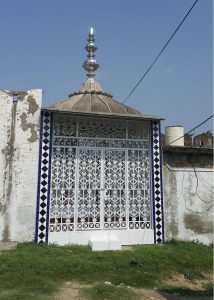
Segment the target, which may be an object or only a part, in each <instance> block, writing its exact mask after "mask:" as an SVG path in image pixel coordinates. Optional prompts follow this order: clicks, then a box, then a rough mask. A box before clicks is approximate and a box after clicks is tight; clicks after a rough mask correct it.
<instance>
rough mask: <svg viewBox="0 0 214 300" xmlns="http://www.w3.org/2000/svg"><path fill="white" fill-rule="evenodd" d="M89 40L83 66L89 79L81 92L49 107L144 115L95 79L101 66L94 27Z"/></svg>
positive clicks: (52, 108) (53, 108) (79, 111)
mask: <svg viewBox="0 0 214 300" xmlns="http://www.w3.org/2000/svg"><path fill="white" fill-rule="evenodd" d="M87 41H88V43H87V45H86V46H85V49H86V50H87V52H88V55H87V57H88V58H87V59H86V61H85V62H84V64H83V68H84V69H85V70H86V71H87V72H88V73H87V76H88V80H87V81H86V82H85V83H83V84H82V86H81V88H80V90H79V92H75V93H73V94H70V95H69V96H68V97H69V98H68V99H66V100H64V101H61V102H58V103H56V104H54V105H52V106H50V107H49V109H51V110H59V111H66V112H78V113H81V112H82V113H101V114H113V115H115V114H117V115H131V116H139V117H140V116H142V114H141V113H140V112H138V111H137V110H135V109H133V108H131V107H129V106H127V105H124V104H123V103H120V102H119V101H116V100H114V99H113V98H112V95H111V94H108V93H105V92H103V90H102V88H101V86H100V84H99V83H97V82H96V81H95V80H94V76H95V71H96V70H97V68H99V64H98V63H97V61H96V59H95V55H94V53H95V51H96V50H97V47H96V45H95V43H94V41H95V39H94V29H93V28H92V27H91V28H90V31H89V34H88V39H87Z"/></svg>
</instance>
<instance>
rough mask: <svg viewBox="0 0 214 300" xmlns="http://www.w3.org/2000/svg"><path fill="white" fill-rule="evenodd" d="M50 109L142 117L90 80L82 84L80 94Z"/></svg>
mask: <svg viewBox="0 0 214 300" xmlns="http://www.w3.org/2000/svg"><path fill="white" fill-rule="evenodd" d="M49 108H50V109H53V110H59V111H66V112H84V113H101V114H118V115H132V116H133V115H135V116H141V113H140V112H138V111H137V110H135V109H133V108H131V107H129V106H127V105H124V104H123V103H120V102H119V101H117V100H114V99H113V98H112V95H110V94H108V93H104V92H103V91H102V89H101V87H100V85H99V84H98V83H97V82H96V81H94V80H93V81H90V80H89V79H88V80H87V81H86V82H85V83H84V84H82V86H81V88H80V91H79V92H77V93H73V94H71V95H69V98H68V99H66V100H64V101H61V102H58V103H56V104H54V105H52V106H51V107H49Z"/></svg>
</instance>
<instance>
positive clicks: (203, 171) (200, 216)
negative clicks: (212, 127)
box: [163, 149, 214, 244]
mask: <svg viewBox="0 0 214 300" xmlns="http://www.w3.org/2000/svg"><path fill="white" fill-rule="evenodd" d="M180 151H181V150H180ZM205 152H206V151H205ZM210 153H212V150H211V149H210V152H209V153H206V154H204V153H203V151H201V153H197V154H196V155H195V153H189V154H187V153H185V151H184V153H183V154H182V153H181V152H180V153H179V155H178V153H176V152H174V153H173V152H171V153H166V154H164V163H163V192H164V221H165V239H166V240H169V239H171V238H176V239H181V240H198V241H200V242H202V243H205V244H210V243H212V242H213V207H212V205H213V200H214V199H213V193H214V189H213V167H212V165H213V156H212V155H210ZM193 154H194V155H193ZM193 158H194V161H193ZM179 166H180V167H179Z"/></svg>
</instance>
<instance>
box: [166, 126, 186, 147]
mask: <svg viewBox="0 0 214 300" xmlns="http://www.w3.org/2000/svg"><path fill="white" fill-rule="evenodd" d="M168 145H169V146H184V128H183V126H180V125H173V126H167V127H165V146H168Z"/></svg>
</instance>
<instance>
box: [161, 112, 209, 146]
mask: <svg viewBox="0 0 214 300" xmlns="http://www.w3.org/2000/svg"><path fill="white" fill-rule="evenodd" d="M213 116H214V115H211V116H210V117H209V118H207V119H206V120H204V121H203V122H201V123H200V124H198V125H197V126H195V127H194V128H192V129H191V130H189V131H188V132H187V134H188V133H190V132H192V131H193V130H195V129H196V128H198V127H200V126H201V125H203V124H204V123H206V122H207V121H209V120H210V119H211V118H213ZM184 136H185V134H184V135H182V136H180V137H179V138H177V139H176V140H174V141H172V142H170V143H169V144H167V145H166V146H164V147H163V151H164V150H165V149H166V148H168V147H169V145H171V144H172V143H174V142H176V141H178V140H180V139H182V138H183V137H184Z"/></svg>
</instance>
